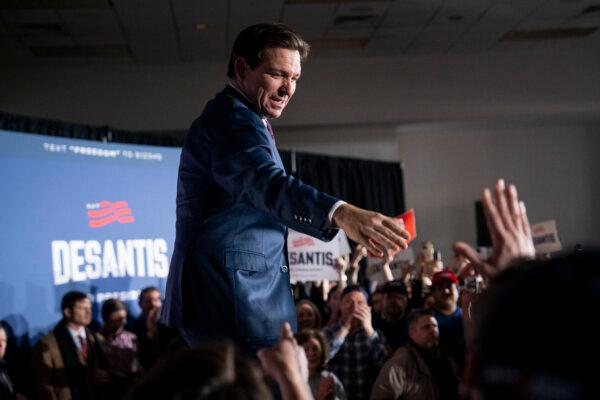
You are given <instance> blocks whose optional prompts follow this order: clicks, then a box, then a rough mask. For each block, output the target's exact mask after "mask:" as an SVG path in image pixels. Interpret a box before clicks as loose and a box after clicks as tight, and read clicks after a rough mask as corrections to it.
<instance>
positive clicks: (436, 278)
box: [431, 270, 459, 286]
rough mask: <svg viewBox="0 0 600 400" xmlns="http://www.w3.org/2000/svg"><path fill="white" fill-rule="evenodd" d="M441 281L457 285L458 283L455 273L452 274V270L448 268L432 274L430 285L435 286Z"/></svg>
mask: <svg viewBox="0 0 600 400" xmlns="http://www.w3.org/2000/svg"><path fill="white" fill-rule="evenodd" d="M441 282H452V283H456V284H457V285H458V283H459V282H458V278H457V277H456V275H454V272H452V271H449V270H443V271H440V272H436V273H435V274H433V277H432V278H431V285H432V286H435V285H437V284H438V283H441Z"/></svg>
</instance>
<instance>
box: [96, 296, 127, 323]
mask: <svg viewBox="0 0 600 400" xmlns="http://www.w3.org/2000/svg"><path fill="white" fill-rule="evenodd" d="M121 310H125V311H127V306H126V305H125V303H123V302H122V301H121V300H119V299H108V300H106V301H105V302H104V303H102V319H103V320H104V321H106V319H107V318H108V317H109V315H110V314H112V313H114V312H115V311H121Z"/></svg>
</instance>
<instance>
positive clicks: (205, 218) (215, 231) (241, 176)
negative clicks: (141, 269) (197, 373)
mask: <svg viewBox="0 0 600 400" xmlns="http://www.w3.org/2000/svg"><path fill="white" fill-rule="evenodd" d="M307 54H308V44H307V43H306V42H304V40H303V39H302V38H301V37H300V36H298V34H296V33H295V32H294V31H292V30H291V29H290V28H289V27H287V26H285V25H282V24H259V25H253V26H250V27H248V28H246V29H244V30H243V31H242V32H241V33H240V34H239V36H238V37H237V39H236V40H235V42H234V45H233V49H232V54H231V58H230V62H229V67H228V72H227V75H228V76H229V78H230V82H229V85H227V86H226V87H225V89H223V90H222V91H221V92H220V93H218V94H217V95H216V97H215V98H214V99H213V100H211V101H210V102H208V104H207V105H206V107H205V109H204V111H203V112H202V114H201V115H200V117H199V118H198V119H197V120H196V121H194V123H193V124H192V126H191V128H190V131H189V133H188V135H187V137H186V139H185V141H184V144H183V148H182V153H181V160H180V166H179V178H178V185H177V188H178V190H177V237H176V241H175V249H174V253H173V257H172V260H171V268H170V272H169V278H168V282H167V291H166V298H165V304H164V307H163V310H162V313H161V319H162V321H163V322H165V323H167V324H169V325H171V326H176V327H179V328H180V332H181V333H182V336H183V337H184V339H185V340H186V341H187V342H188V343H190V344H196V343H201V342H205V341H207V340H210V339H215V338H223V337H228V338H230V339H232V340H234V341H236V342H237V343H238V344H240V345H241V346H243V347H244V348H246V350H248V351H254V350H255V349H257V348H260V347H264V346H269V345H272V344H273V343H275V342H276V341H277V337H278V333H279V331H280V329H281V326H282V324H283V323H284V321H289V322H290V323H291V324H292V327H293V329H294V330H295V327H296V317H295V309H294V304H293V300H292V296H291V293H290V283H289V270H288V266H287V265H286V261H285V257H284V243H285V235H286V233H287V228H288V227H290V228H293V229H294V230H297V231H300V232H303V233H305V234H309V235H311V236H314V237H316V238H318V239H321V240H330V239H332V238H333V237H334V236H335V234H336V231H337V228H341V229H343V230H344V231H345V232H346V234H347V235H348V237H350V238H351V239H353V240H355V241H357V242H359V243H362V244H364V245H365V246H366V247H367V249H369V250H370V251H371V252H372V253H375V254H379V255H381V256H383V255H384V254H385V255H388V254H393V253H395V252H397V251H399V250H400V249H403V248H406V241H405V240H406V239H407V238H408V233H407V232H406V231H405V230H404V227H403V226H402V224H401V221H399V220H396V219H393V218H390V217H386V216H383V215H381V214H379V213H376V212H372V211H367V210H363V209H360V208H358V207H355V206H352V205H350V204H347V203H345V202H343V201H340V200H339V199H337V198H335V197H333V196H330V195H328V194H326V193H322V192H319V191H318V190H316V189H315V188H313V187H311V186H309V185H306V184H304V183H302V182H301V181H300V180H298V179H295V178H294V177H292V176H289V175H287V174H286V172H285V170H284V168H283V164H282V162H281V159H280V157H279V154H278V152H277V148H276V146H275V136H274V133H273V129H272V128H271V125H270V123H269V120H270V119H274V118H278V117H279V116H280V115H281V113H282V111H283V109H284V108H285V107H286V105H287V104H288V102H289V100H290V99H291V97H292V96H293V95H294V92H295V90H296V83H297V81H298V79H299V78H300V73H301V63H302V61H304V60H305V59H306V56H307Z"/></svg>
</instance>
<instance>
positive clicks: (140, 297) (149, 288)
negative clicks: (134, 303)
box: [138, 286, 160, 303]
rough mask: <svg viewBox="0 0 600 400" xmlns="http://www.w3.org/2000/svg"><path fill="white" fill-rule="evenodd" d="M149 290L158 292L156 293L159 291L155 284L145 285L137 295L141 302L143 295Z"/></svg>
mask: <svg viewBox="0 0 600 400" xmlns="http://www.w3.org/2000/svg"><path fill="white" fill-rule="evenodd" d="M150 292H158V293H160V290H158V288H157V287H156V286H146V287H145V288H143V289H142V291H141V292H140V295H139V296H138V301H139V302H140V303H141V302H142V300H143V299H144V296H145V295H147V294H148V293H150Z"/></svg>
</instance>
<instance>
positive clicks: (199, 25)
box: [196, 22, 208, 32]
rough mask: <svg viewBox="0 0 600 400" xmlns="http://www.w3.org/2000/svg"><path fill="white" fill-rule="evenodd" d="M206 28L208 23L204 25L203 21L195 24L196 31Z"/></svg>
mask: <svg viewBox="0 0 600 400" xmlns="http://www.w3.org/2000/svg"><path fill="white" fill-rule="evenodd" d="M206 28H208V25H206V24H205V23H204V22H198V23H197V24H196V31H198V32H202V31H205V30H206Z"/></svg>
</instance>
